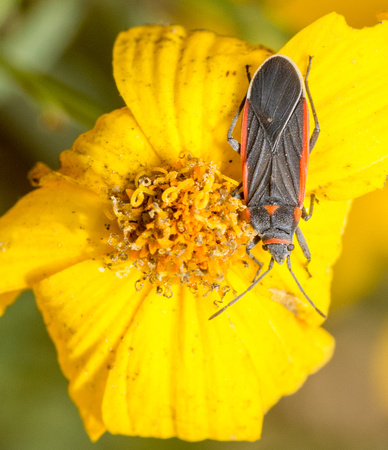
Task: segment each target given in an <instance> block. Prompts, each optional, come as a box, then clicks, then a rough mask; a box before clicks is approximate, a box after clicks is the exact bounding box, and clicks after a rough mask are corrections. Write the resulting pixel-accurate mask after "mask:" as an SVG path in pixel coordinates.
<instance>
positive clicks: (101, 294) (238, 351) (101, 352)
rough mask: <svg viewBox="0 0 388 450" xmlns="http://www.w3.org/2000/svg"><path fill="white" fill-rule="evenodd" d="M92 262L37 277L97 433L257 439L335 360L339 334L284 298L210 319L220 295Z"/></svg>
mask: <svg viewBox="0 0 388 450" xmlns="http://www.w3.org/2000/svg"><path fill="white" fill-rule="evenodd" d="M101 267H102V264H99V262H98V261H85V262H83V263H80V264H79V265H77V266H73V267H71V268H69V269H67V270H65V271H63V272H60V273H58V274H56V275H54V276H52V277H50V278H48V279H46V280H44V281H42V282H41V283H39V285H37V286H36V289H35V293H36V296H37V299H38V305H39V308H40V309H41V311H42V313H43V316H44V318H45V322H46V324H47V327H48V330H49V332H50V335H51V337H52V338H53V340H54V342H55V344H56V347H57V350H58V353H59V361H60V363H61V367H62V370H63V372H64V373H65V375H66V376H67V377H68V378H69V380H70V393H71V396H72V398H73V400H74V401H75V403H76V404H77V406H78V408H79V409H80V412H81V415H82V417H83V420H84V422H85V426H86V428H87V430H88V433H89V434H90V436H91V437H92V439H97V438H98V437H99V435H100V434H101V433H103V432H104V430H105V429H107V430H108V431H110V432H112V433H121V434H128V435H141V436H155V437H164V438H165V437H171V436H178V437H180V438H182V439H186V440H191V441H196V440H201V439H206V438H212V439H219V440H255V439H258V438H259V436H260V431H261V424H262V419H263V414H264V412H265V411H267V410H268V408H269V407H270V406H272V405H273V404H274V403H275V402H276V401H277V400H278V399H279V397H280V396H282V395H284V394H288V393H291V392H293V391H295V390H296V389H297V388H298V387H299V386H300V384H301V383H302V382H303V381H304V379H305V378H306V376H307V375H308V374H309V373H312V372H314V371H315V370H317V369H318V368H319V367H320V366H321V365H322V364H323V363H324V362H326V361H327V359H328V358H329V357H330V355H331V353H332V349H333V341H332V339H331V337H330V336H329V335H328V334H327V333H326V332H325V331H323V330H322V329H320V328H314V327H311V326H307V325H306V324H305V323H304V322H302V321H299V320H298V319H297V318H296V317H295V316H294V315H293V314H292V313H291V312H289V311H288V310H287V309H285V308H283V307H282V306H281V305H279V304H278V303H275V302H272V301H269V300H264V301H259V302H257V301H256V302H255V303H254V305H253V306H252V303H249V302H241V303H240V305H236V308H234V309H233V310H232V312H231V313H230V314H227V315H226V314H225V315H224V316H223V317H220V318H219V319H220V320H213V321H208V318H209V316H210V315H211V313H212V312H213V305H212V301H211V298H197V297H195V296H194V295H193V294H191V293H190V292H189V291H188V290H179V289H178V288H175V290H174V296H173V297H172V298H171V299H167V298H165V297H163V296H158V295H155V292H154V291H151V293H149V291H147V289H145V290H144V292H143V291H142V292H140V293H136V292H135V290H134V282H135V280H136V279H137V278H138V277H139V272H137V271H135V270H134V272H133V273H131V276H130V277H129V278H118V277H117V276H116V275H115V274H114V273H113V272H110V271H108V270H106V271H104V272H102V271H101Z"/></svg>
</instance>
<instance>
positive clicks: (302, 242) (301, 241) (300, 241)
mask: <svg viewBox="0 0 388 450" xmlns="http://www.w3.org/2000/svg"><path fill="white" fill-rule="evenodd" d="M295 235H296V239H297V240H298V244H299V246H300V248H301V249H302V251H303V254H304V257H305V258H306V259H307V262H308V263H309V262H310V261H311V253H310V250H309V247H308V245H307V242H306V239H305V237H304V236H303V233H302V231H301V229H300V228H299V227H297V229H296V230H295Z"/></svg>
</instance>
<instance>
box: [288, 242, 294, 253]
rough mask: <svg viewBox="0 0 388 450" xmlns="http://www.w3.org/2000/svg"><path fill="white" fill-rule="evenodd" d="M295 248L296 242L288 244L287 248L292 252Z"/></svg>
mask: <svg viewBox="0 0 388 450" xmlns="http://www.w3.org/2000/svg"><path fill="white" fill-rule="evenodd" d="M294 248H295V245H294V244H288V245H287V250H288V251H289V252H291V251H292V250H294Z"/></svg>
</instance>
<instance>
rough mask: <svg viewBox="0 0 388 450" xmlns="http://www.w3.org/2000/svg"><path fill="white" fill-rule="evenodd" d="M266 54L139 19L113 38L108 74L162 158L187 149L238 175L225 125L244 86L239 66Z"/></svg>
mask: <svg viewBox="0 0 388 450" xmlns="http://www.w3.org/2000/svg"><path fill="white" fill-rule="evenodd" d="M269 55H270V52H269V50H267V49H265V48H263V47H260V46H256V47H253V46H250V45H248V44H246V43H244V42H242V41H239V40H237V39H233V38H228V37H221V36H217V35H216V34H214V33H211V32H208V31H194V32H191V33H188V32H186V30H184V29H183V28H182V27H179V26H171V27H161V26H148V27H138V28H131V29H130V30H128V31H126V32H124V33H121V34H120V35H119V37H118V38H117V41H116V44H115V48H114V62H113V66H114V76H115V80H116V84H117V86H118V89H119V91H120V93H121V95H122V96H123V98H124V100H125V102H126V104H127V106H128V107H129V108H130V109H131V111H132V112H133V114H134V116H135V118H136V120H137V122H138V123H139V125H140V127H141V128H142V129H143V130H144V133H145V135H146V136H147V138H148V139H149V141H150V142H151V144H152V146H153V147H154V149H155V150H156V151H157V152H158V154H159V155H160V157H161V158H163V159H166V160H168V161H171V160H174V159H176V158H177V156H178V154H179V153H180V152H181V151H182V150H184V151H188V152H191V153H193V154H195V156H199V157H203V158H204V159H206V160H213V161H216V162H220V163H221V171H223V172H224V173H226V174H227V175H230V176H232V177H236V176H237V175H238V176H240V173H241V169H240V162H239V157H238V155H237V154H236V153H235V152H234V151H233V150H232V149H231V148H230V147H229V145H228V144H227V140H226V136H227V131H228V128H229V125H230V123H231V121H232V118H233V116H234V114H235V113H236V111H237V108H238V106H239V105H240V103H241V101H242V99H243V98H244V95H245V93H246V90H247V88H248V80H247V76H246V71H245V66H246V65H247V64H253V63H254V64H259V63H260V62H261V61H263V60H264V59H265V58H267V57H268V56H269Z"/></svg>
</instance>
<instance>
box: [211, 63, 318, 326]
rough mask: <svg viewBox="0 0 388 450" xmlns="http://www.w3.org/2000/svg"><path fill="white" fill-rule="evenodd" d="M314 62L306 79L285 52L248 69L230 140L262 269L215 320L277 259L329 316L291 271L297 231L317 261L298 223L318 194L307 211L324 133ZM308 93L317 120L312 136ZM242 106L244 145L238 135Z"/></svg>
mask: <svg viewBox="0 0 388 450" xmlns="http://www.w3.org/2000/svg"><path fill="white" fill-rule="evenodd" d="M311 60H312V57H310V58H309V64H308V67H307V73H306V78H305V80H304V81H303V77H302V74H301V73H300V71H299V69H298V67H297V65H296V64H295V63H294V62H293V61H292V60H291V59H290V58H289V57H288V56H284V55H274V56H271V57H269V58H268V59H267V60H265V61H264V63H263V64H262V65H261V66H260V67H259V68H258V70H257V71H256V73H255V74H254V75H253V78H252V80H251V79H250V75H249V70H248V67H247V74H248V79H249V82H250V84H249V88H248V93H247V95H246V96H245V98H244V100H243V102H242V103H241V105H240V107H239V109H238V111H237V113H236V115H235V116H234V118H233V121H232V124H231V126H230V129H229V132H228V142H229V144H230V145H231V146H232V148H233V149H234V150H235V151H236V152H238V153H240V155H241V161H242V180H243V181H242V183H241V185H242V187H243V195H244V199H245V202H246V206H247V209H246V212H247V217H248V220H249V222H250V223H251V225H252V227H253V228H254V229H255V230H256V231H257V232H258V235H257V236H256V237H255V238H254V239H253V240H252V242H250V243H249V244H248V245H247V253H248V255H249V256H250V257H251V258H252V259H253V261H255V262H256V264H258V266H259V269H258V271H257V273H256V276H255V278H254V280H253V283H252V285H251V286H250V287H249V288H248V289H247V290H246V291H244V292H243V293H242V294H240V295H239V296H238V297H236V298H235V299H234V300H232V301H231V302H230V303H229V304H228V305H227V306H225V307H224V308H222V309H220V310H219V311H217V312H216V313H215V314H213V315H212V316H211V317H210V319H213V318H214V317H216V316H218V315H219V314H221V313H222V312H223V311H224V310H225V309H226V308H228V307H229V306H231V305H233V303H235V302H236V301H237V300H239V299H240V298H241V297H242V296H243V295H245V294H246V293H247V292H248V291H250V290H251V289H253V288H254V287H255V286H256V285H257V284H258V283H259V282H260V281H261V280H262V279H263V277H265V276H266V275H267V273H268V272H269V271H270V270H271V269H272V267H273V265H274V261H276V262H277V263H278V264H283V263H284V261H285V260H287V267H288V269H289V271H290V272H291V275H292V276H293V278H294V280H295V281H296V283H297V285H298V287H299V289H300V290H301V292H302V294H303V295H304V296H305V297H306V299H307V300H308V301H309V303H310V304H311V305H312V306H313V307H314V308H315V310H316V311H317V312H318V313H319V314H320V315H321V316H323V317H326V316H325V315H324V314H323V313H322V312H321V311H320V310H319V309H318V308H317V307H316V306H315V305H314V303H313V302H312V301H311V300H310V298H309V297H308V296H307V294H306V293H305V292H304V290H303V288H302V286H301V285H300V283H299V281H298V280H297V278H296V276H295V274H294V273H293V271H292V269H291V259H290V253H291V251H292V250H293V249H294V244H293V243H292V241H293V236H294V234H295V235H296V238H297V240H298V243H299V245H300V247H301V248H302V250H303V254H304V256H305V257H306V259H307V261H310V259H311V254H310V251H309V249H308V246H307V243H306V240H305V238H304V236H303V234H302V232H301V230H300V228H299V227H298V223H299V220H300V218H302V219H304V220H309V219H310V217H311V215H312V212H313V206H314V200H315V197H314V195H311V203H310V209H309V213H307V212H306V210H305V208H304V206H303V203H304V198H305V190H306V178H307V168H308V160H309V154H310V152H311V151H312V149H313V147H314V145H315V143H316V141H317V139H318V136H319V132H320V129H319V123H318V118H317V114H316V111H315V108H314V103H313V101H312V97H311V94H310V90H309V87H308V81H307V80H308V75H309V72H310V68H311ZM306 94H307V96H308V98H309V101H310V105H311V109H312V112H313V116H314V122H315V128H314V131H313V133H312V135H311V138H310V127H309V112H308V105H307V98H306ZM242 110H243V117H242V126H241V145H240V144H239V143H238V142H237V141H236V140H235V139H234V138H233V136H232V133H233V130H234V128H235V126H236V123H237V120H238V117H239V115H240V113H241V111H242ZM241 185H240V186H239V188H241ZM239 188H238V189H237V190H239ZM237 190H236V192H237ZM237 195H238V194H237ZM260 241H262V242H263V249H264V250H267V251H268V252H269V253H270V255H271V261H270V263H269V267H268V269H267V270H266V271H265V272H264V273H263V274H262V275H261V276H260V277H259V274H260V271H261V268H262V266H263V264H262V263H261V262H260V261H258V260H257V258H255V256H254V255H253V254H252V253H251V250H252V249H253V247H254V246H255V245H257V244H258V243H259V242H260Z"/></svg>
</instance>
